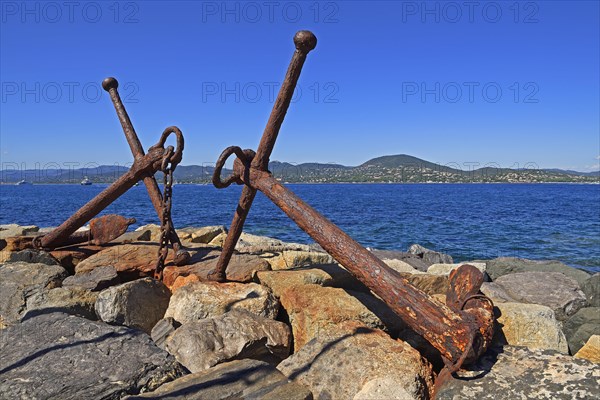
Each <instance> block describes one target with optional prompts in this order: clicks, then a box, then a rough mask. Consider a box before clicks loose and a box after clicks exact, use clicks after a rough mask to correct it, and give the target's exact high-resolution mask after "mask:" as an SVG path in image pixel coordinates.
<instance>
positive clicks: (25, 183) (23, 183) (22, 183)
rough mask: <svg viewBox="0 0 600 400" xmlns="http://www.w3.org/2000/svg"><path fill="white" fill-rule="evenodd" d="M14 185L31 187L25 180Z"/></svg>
mask: <svg viewBox="0 0 600 400" xmlns="http://www.w3.org/2000/svg"><path fill="white" fill-rule="evenodd" d="M15 185H31V183H30V182H27V181H26V180H25V179H23V180H21V181H19V182H17V183H15Z"/></svg>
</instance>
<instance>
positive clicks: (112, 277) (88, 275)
mask: <svg viewBox="0 0 600 400" xmlns="http://www.w3.org/2000/svg"><path fill="white" fill-rule="evenodd" d="M119 283H121V279H120V278H119V275H118V274H117V270H116V269H115V267H113V266H112V265H107V266H104V267H98V268H94V269H93V270H91V271H86V272H83V273H81V274H76V275H71V276H69V277H67V278H66V279H65V280H64V281H63V283H62V286H63V287H70V288H77V289H86V290H91V291H94V292H95V291H100V290H103V289H106V288H108V287H110V286H113V285H117V284H119Z"/></svg>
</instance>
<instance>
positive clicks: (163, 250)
mask: <svg viewBox="0 0 600 400" xmlns="http://www.w3.org/2000/svg"><path fill="white" fill-rule="evenodd" d="M172 155H173V146H169V147H167V149H166V150H165V156H164V158H163V161H162V164H161V171H162V172H163V186H164V189H163V195H162V200H161V207H162V218H161V221H160V238H159V247H158V253H157V254H158V256H157V260H156V268H155V270H154V278H155V279H158V280H162V272H163V269H164V268H165V261H166V259H167V255H168V254H169V242H170V238H169V232H170V231H171V229H173V227H172V226H171V205H172V200H173V171H175V167H176V166H177V164H176V162H174V161H171V156H172ZM169 163H171V165H170V166H169Z"/></svg>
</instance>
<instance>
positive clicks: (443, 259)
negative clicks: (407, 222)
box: [408, 244, 454, 265]
mask: <svg viewBox="0 0 600 400" xmlns="http://www.w3.org/2000/svg"><path fill="white" fill-rule="evenodd" d="M408 252H409V253H410V254H414V255H417V256H419V257H421V258H422V259H423V261H425V263H426V264H427V265H432V264H452V263H453V262H454V261H453V260H452V257H451V256H449V255H448V254H444V253H440V252H437V251H433V250H429V249H427V248H425V247H423V246H421V245H419V244H413V245H412V246H410V247H409V248H408Z"/></svg>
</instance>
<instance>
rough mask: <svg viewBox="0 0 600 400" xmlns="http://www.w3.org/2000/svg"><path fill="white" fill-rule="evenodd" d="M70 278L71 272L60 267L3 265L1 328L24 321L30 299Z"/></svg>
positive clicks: (1, 278)
mask: <svg viewBox="0 0 600 400" xmlns="http://www.w3.org/2000/svg"><path fill="white" fill-rule="evenodd" d="M66 277H67V271H65V269H64V268H62V267H60V266H58V265H46V264H29V263H24V262H16V263H9V264H2V265H0V329H2V328H4V327H6V326H8V325H11V324H14V323H16V322H18V321H19V320H20V319H21V317H22V316H23V313H24V312H25V310H26V309H27V299H28V298H29V297H31V296H33V295H34V294H36V293H39V292H41V291H43V290H44V289H52V288H55V287H59V286H60V284H61V282H62V281H63V279H65V278H66Z"/></svg>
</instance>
